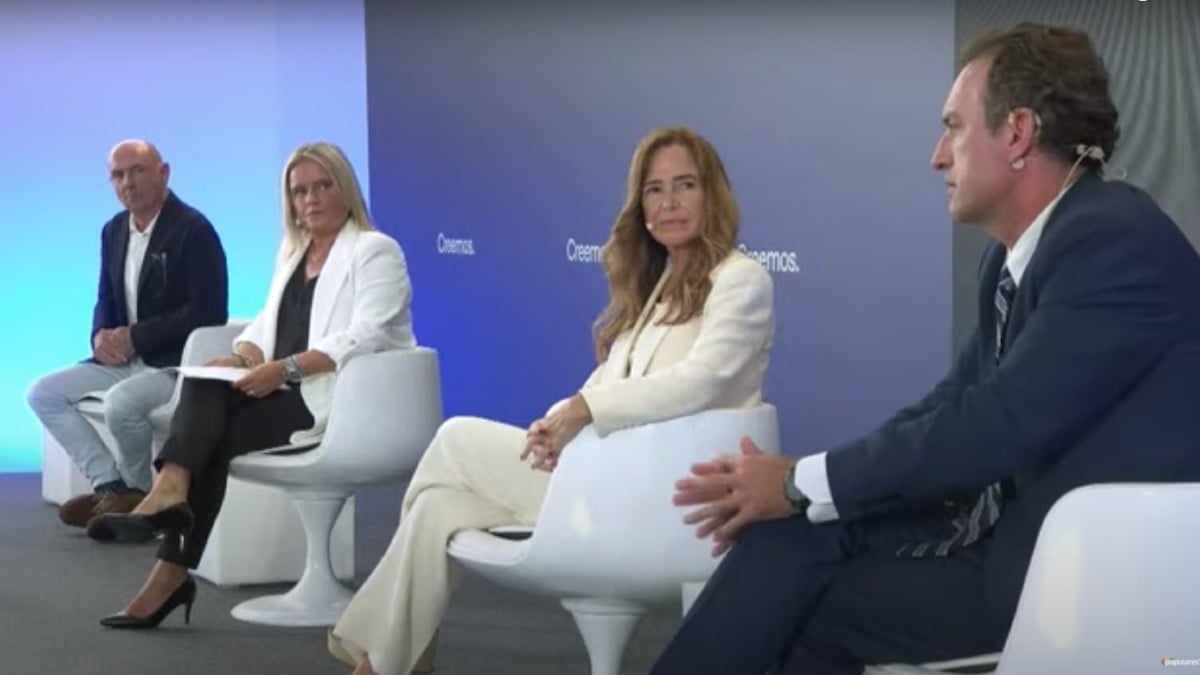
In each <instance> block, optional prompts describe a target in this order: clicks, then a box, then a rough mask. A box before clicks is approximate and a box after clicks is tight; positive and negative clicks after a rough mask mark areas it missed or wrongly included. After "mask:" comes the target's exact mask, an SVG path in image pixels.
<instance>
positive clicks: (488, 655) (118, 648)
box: [0, 474, 678, 675]
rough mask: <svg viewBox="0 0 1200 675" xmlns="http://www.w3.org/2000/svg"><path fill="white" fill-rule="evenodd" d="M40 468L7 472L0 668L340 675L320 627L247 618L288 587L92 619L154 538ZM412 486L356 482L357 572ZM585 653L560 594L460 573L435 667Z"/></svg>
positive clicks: (110, 602) (581, 661)
mask: <svg viewBox="0 0 1200 675" xmlns="http://www.w3.org/2000/svg"><path fill="white" fill-rule="evenodd" d="M40 480H41V478H40V476H39V475H37V474H10V475H0V510H2V511H0V512H2V513H3V515H2V516H0V674H9V673H12V674H16V673H22V674H23V673H48V674H53V675H59V674H63V675H68V674H69V675H92V674H95V675H101V674H104V675H108V674H110V673H119V674H121V675H143V674H144V675H182V674H189V673H205V674H209V673H228V674H240V673H247V674H248V673H289V674H295V675H306V674H308V673H323V674H330V673H345V672H346V671H347V669H346V668H344V667H342V666H341V665H340V664H339V663H337V662H336V661H333V660H332V659H330V658H329V657H328V656H327V655H326V653H325V646H324V645H325V634H324V630H323V629H281V628H268V627H264V626H255V625H252V624H245V623H241V622H239V621H237V620H235V619H234V618H233V617H231V616H230V615H229V610H230V609H231V608H232V607H233V606H234V605H236V604H237V603H238V602H241V601H242V600H245V599H247V598H252V597H255V596H258V595H262V594H264V593H268V592H280V591H281V590H286V586H283V587H279V586H258V587H249V588H240V589H222V588H218V587H215V586H213V585H211V584H209V583H207V582H203V581H200V582H199V585H200V592H199V595H198V596H197V599H196V606H195V609H194V611H193V613H192V623H191V625H190V626H185V625H184V624H183V614H182V610H176V612H175V614H173V615H172V616H170V617H169V618H168V619H167V620H166V621H165V622H164V624H163V626H161V627H160V628H159V629H158V630H154V631H145V632H121V631H113V630H108V629H104V628H102V627H101V626H100V625H99V624H98V623H97V620H98V619H99V618H100V617H102V616H104V615H106V614H108V613H110V612H114V611H117V610H120V609H121V608H122V607H123V606H124V604H125V602H126V601H127V600H128V598H129V597H130V596H131V595H132V594H133V593H134V592H136V591H137V589H138V587H139V586H140V585H141V582H142V580H143V579H144V577H145V574H146V572H147V570H149V568H150V565H151V564H152V562H153V554H154V545H153V544H149V545H117V544H97V543H95V542H92V541H91V540H89V539H87V538H86V537H85V536H83V532H82V531H81V530H76V529H73V528H69V527H67V526H65V525H63V524H61V523H60V522H59V521H58V518H57V512H56V508H55V507H53V506H51V505H49V504H46V503H45V502H43V501H42V499H41V483H40ZM402 489H403V486H397V487H394V488H388V489H382V490H374V491H367V492H363V493H360V495H359V501H358V512H357V517H358V522H357V532H356V534H357V539H358V551H357V560H358V567H357V569H358V579H359V580H360V581H361V579H362V578H364V577H365V576H366V574H367V573H368V572H369V571H370V569H371V567H372V566H373V565H374V564H375V562H376V561H377V560H378V559H379V557H380V556H381V555H382V553H383V551H384V548H385V547H386V545H387V543H388V541H389V539H390V538H391V534H392V531H393V528H394V527H395V524H396V519H397V514H398V512H399V503H400V495H401V493H402ZM677 623H678V609H677V608H676V607H673V606H670V607H662V608H656V609H654V610H653V611H651V612H650V613H649V614H647V616H646V618H645V619H644V620H643V622H642V625H641V627H640V628H639V630H638V632H637V634H636V635H635V637H634V639H633V643H632V644H631V645H630V648H629V650H628V652H627V653H626V656H625V667H624V668H623V671H622V672H623V673H645V672H646V671H648V670H649V667H650V664H651V663H652V662H653V660H654V657H655V655H656V654H657V653H658V652H659V650H660V649H661V648H662V646H663V645H664V644H665V643H666V640H667V639H668V637H669V636H670V634H671V632H672V631H673V630H674V628H675V626H676V625H677ZM588 670H589V669H588V663H587V654H586V652H585V651H584V648H583V642H582V640H581V639H580V637H579V634H578V632H577V631H576V630H575V625H574V622H573V621H572V620H571V617H570V615H569V614H567V613H566V612H565V611H564V610H563V609H561V608H560V607H559V605H558V603H557V602H556V601H554V600H551V599H546V598H538V597H534V596H528V595H523V594H518V593H514V592H511V591H508V590H506V589H502V588H499V587H497V586H495V585H492V584H490V583H488V582H486V581H483V580H480V579H478V578H477V577H472V576H470V575H464V582H463V584H462V586H461V587H460V588H459V591H458V593H457V594H456V595H455V597H454V600H453V601H452V603H451V607H450V610H449V612H448V613H447V616H446V619H445V622H444V623H443V626H442V633H441V645H440V648H439V654H438V669H437V673H438V674H439V675H466V674H468V673H470V674H472V675H475V674H483V673H486V674H489V675H493V674H494V675H509V674H511V675H542V674H544V675H551V674H554V675H559V674H564V675H570V674H579V675H584V674H586V673H588Z"/></svg>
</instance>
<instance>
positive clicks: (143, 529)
mask: <svg viewBox="0 0 1200 675" xmlns="http://www.w3.org/2000/svg"><path fill="white" fill-rule="evenodd" d="M194 520H195V518H194V517H193V516H192V509H191V507H189V506H188V505H187V502H179V503H178V504H172V505H171V506H168V507H167V508H165V509H163V510H161V511H159V512H157V513H152V514H150V515H148V516H142V515H135V514H132V513H108V514H105V515H103V516H98V517H96V518H93V519H92V522H91V523H89V524H88V532H89V534H90V533H91V531H92V530H93V529H94V530H96V532H97V534H99V535H101V536H103V537H107V538H108V539H116V540H117V541H128V542H134V543H140V542H145V541H150V540H151V539H153V538H155V537H156V536H158V535H159V534H161V533H164V532H166V533H169V534H187V533H188V532H190V531H191V530H192V523H193V522H194ZM94 538H97V539H99V538H100V537H94ZM106 540H107V539H106Z"/></svg>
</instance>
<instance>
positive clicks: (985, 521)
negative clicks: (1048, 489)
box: [896, 264, 1017, 558]
mask: <svg viewBox="0 0 1200 675" xmlns="http://www.w3.org/2000/svg"><path fill="white" fill-rule="evenodd" d="M1016 294H1017V282H1016V281H1014V280H1013V278H1012V274H1010V273H1009V271H1008V265H1007V264H1005V265H1004V266H1003V267H1001V268H1000V280H999V281H998V282H997V283H996V293H995V295H994V296H993V303H994V304H995V307H996V349H995V352H994V354H995V359H996V363H1000V357H1001V355H1003V354H1004V348H1005V347H1006V345H1005V340H1004V338H1005V328H1007V327H1008V311H1009V309H1010V308H1011V307H1012V301H1013V297H1014V296H1015V295H1016ZM1003 502H1004V489H1003V487H1002V485H1001V483H999V482H996V483H992V484H991V485H989V486H987V487H986V488H984V489H983V492H981V493H979V497H977V498H976V499H975V502H974V504H973V505H971V508H970V510H967V509H964V510H961V511H959V512H958V515H956V516H955V517H954V521H953V523H952V524H953V525H954V534H953V535H952V536H951V537H950V538H949V539H946V540H944V541H926V542H922V543H920V544H905V545H904V546H902V547H901V548H900V550H899V551H897V552H896V555H898V556H903V557H912V558H924V557H926V556H930V555H933V556H944V555H946V554H948V553H950V551H953V550H954V549H956V548H962V547H964V546H969V545H971V544H973V543H975V542H976V541H978V540H979V538H980V537H981V536H983V535H984V533H986V532H987V531H988V530H990V529H992V526H994V525H995V524H996V521H997V520H999V519H1000V506H1001V504H1002V503H1003Z"/></svg>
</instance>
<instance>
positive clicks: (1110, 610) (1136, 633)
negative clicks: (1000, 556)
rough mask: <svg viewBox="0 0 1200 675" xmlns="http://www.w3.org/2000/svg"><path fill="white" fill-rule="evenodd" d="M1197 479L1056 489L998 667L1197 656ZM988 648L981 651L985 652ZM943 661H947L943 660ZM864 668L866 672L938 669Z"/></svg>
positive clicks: (1127, 668)
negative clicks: (1061, 493)
mask: <svg viewBox="0 0 1200 675" xmlns="http://www.w3.org/2000/svg"><path fill="white" fill-rule="evenodd" d="M1197 513H1200V483H1161V484H1156V483H1109V484H1100V485H1089V486H1086V487H1082V488H1078V489H1076V490H1073V491H1071V492H1069V493H1067V494H1066V495H1064V496H1063V497H1062V498H1061V499H1059V500H1058V502H1057V503H1056V504H1055V505H1054V507H1053V508H1051V509H1050V512H1049V513H1048V514H1047V515H1046V519H1045V521H1044V522H1043V523H1042V529H1041V532H1039V533H1038V539H1037V546H1036V547H1035V549H1034V551H1033V558H1032V560H1031V561H1030V566H1029V572H1028V574H1027V575H1026V577H1025V585H1024V587H1023V588H1022V590H1021V599H1020V602H1019V603H1018V605H1017V613H1016V616H1015V617H1014V619H1013V625H1012V629H1011V630H1010V632H1009V635H1008V640H1007V642H1006V643H1005V645H1004V651H1003V652H1001V653H1000V654H998V655H993V656H992V658H991V660H992V661H993V662H995V660H996V659H995V657H997V656H998V657H999V665H998V668H997V670H996V673H997V674H998V675H1059V674H1061V673H1088V674H1089V675H1124V674H1125V673H1141V672H1150V671H1151V670H1157V669H1159V668H1162V667H1164V666H1171V665H1172V663H1170V662H1168V659H1171V658H1179V659H1184V662H1183V663H1181V664H1178V663H1177V664H1174V665H1192V666H1200V648H1198V645H1200V642H1197V636H1200V585H1197V584H1196V583H1195V581H1196V572H1195V567H1194V565H1195V564H1196V561H1197V560H1200V537H1197V536H1196V514H1197ZM985 658H986V657H981V659H980V660H984V659H985ZM941 665H943V666H944V665H945V664H941ZM886 668H890V669H892V670H881V669H879V668H878V667H872V668H868V669H867V670H866V671H864V675H884V674H885V673H886V674H891V673H897V675H899V674H900V673H904V674H905V675H908V674H909V673H913V674H914V675H917V674H927V673H930V672H939V671H938V670H936V669H913V667H912V666H908V667H907V668H909V669H910V670H895V669H896V668H897V666H887V667H886Z"/></svg>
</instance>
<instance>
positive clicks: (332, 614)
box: [231, 491, 351, 626]
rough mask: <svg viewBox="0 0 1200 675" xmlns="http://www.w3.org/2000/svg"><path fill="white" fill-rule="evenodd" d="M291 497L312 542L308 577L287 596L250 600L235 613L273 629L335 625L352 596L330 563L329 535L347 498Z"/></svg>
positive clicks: (298, 493)
mask: <svg viewBox="0 0 1200 675" xmlns="http://www.w3.org/2000/svg"><path fill="white" fill-rule="evenodd" d="M291 496H292V499H293V501H294V502H295V504H296V510H297V511H298V512H299V513H300V522H301V523H303V524H304V533H305V535H306V537H307V539H308V555H307V560H306V561H305V565H304V575H303V576H302V577H300V581H298V582H297V583H296V586H295V587H294V588H292V590H290V591H288V592H287V593H286V594H284V595H269V596H266V597H262V598H255V599H254V600H247V601H246V602H243V603H241V604H240V605H238V606H237V607H234V608H233V611H232V612H231V614H233V618H235V619H240V620H242V621H247V622H250V623H261V624H266V625H269V626H332V625H333V624H334V623H336V622H337V619H338V617H339V616H341V613H342V610H343V609H345V608H346V605H347V604H349V602H350V595H351V594H350V591H349V590H347V589H346V587H344V586H342V585H341V584H340V583H338V580H337V579H335V578H334V576H333V569H332V565H330V562H329V535H330V532H331V531H332V530H333V523H334V521H335V520H336V519H337V515H338V512H339V511H341V510H342V505H343V504H345V502H346V497H347V495H345V494H320V493H316V494H314V493H306V492H302V491H291Z"/></svg>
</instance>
